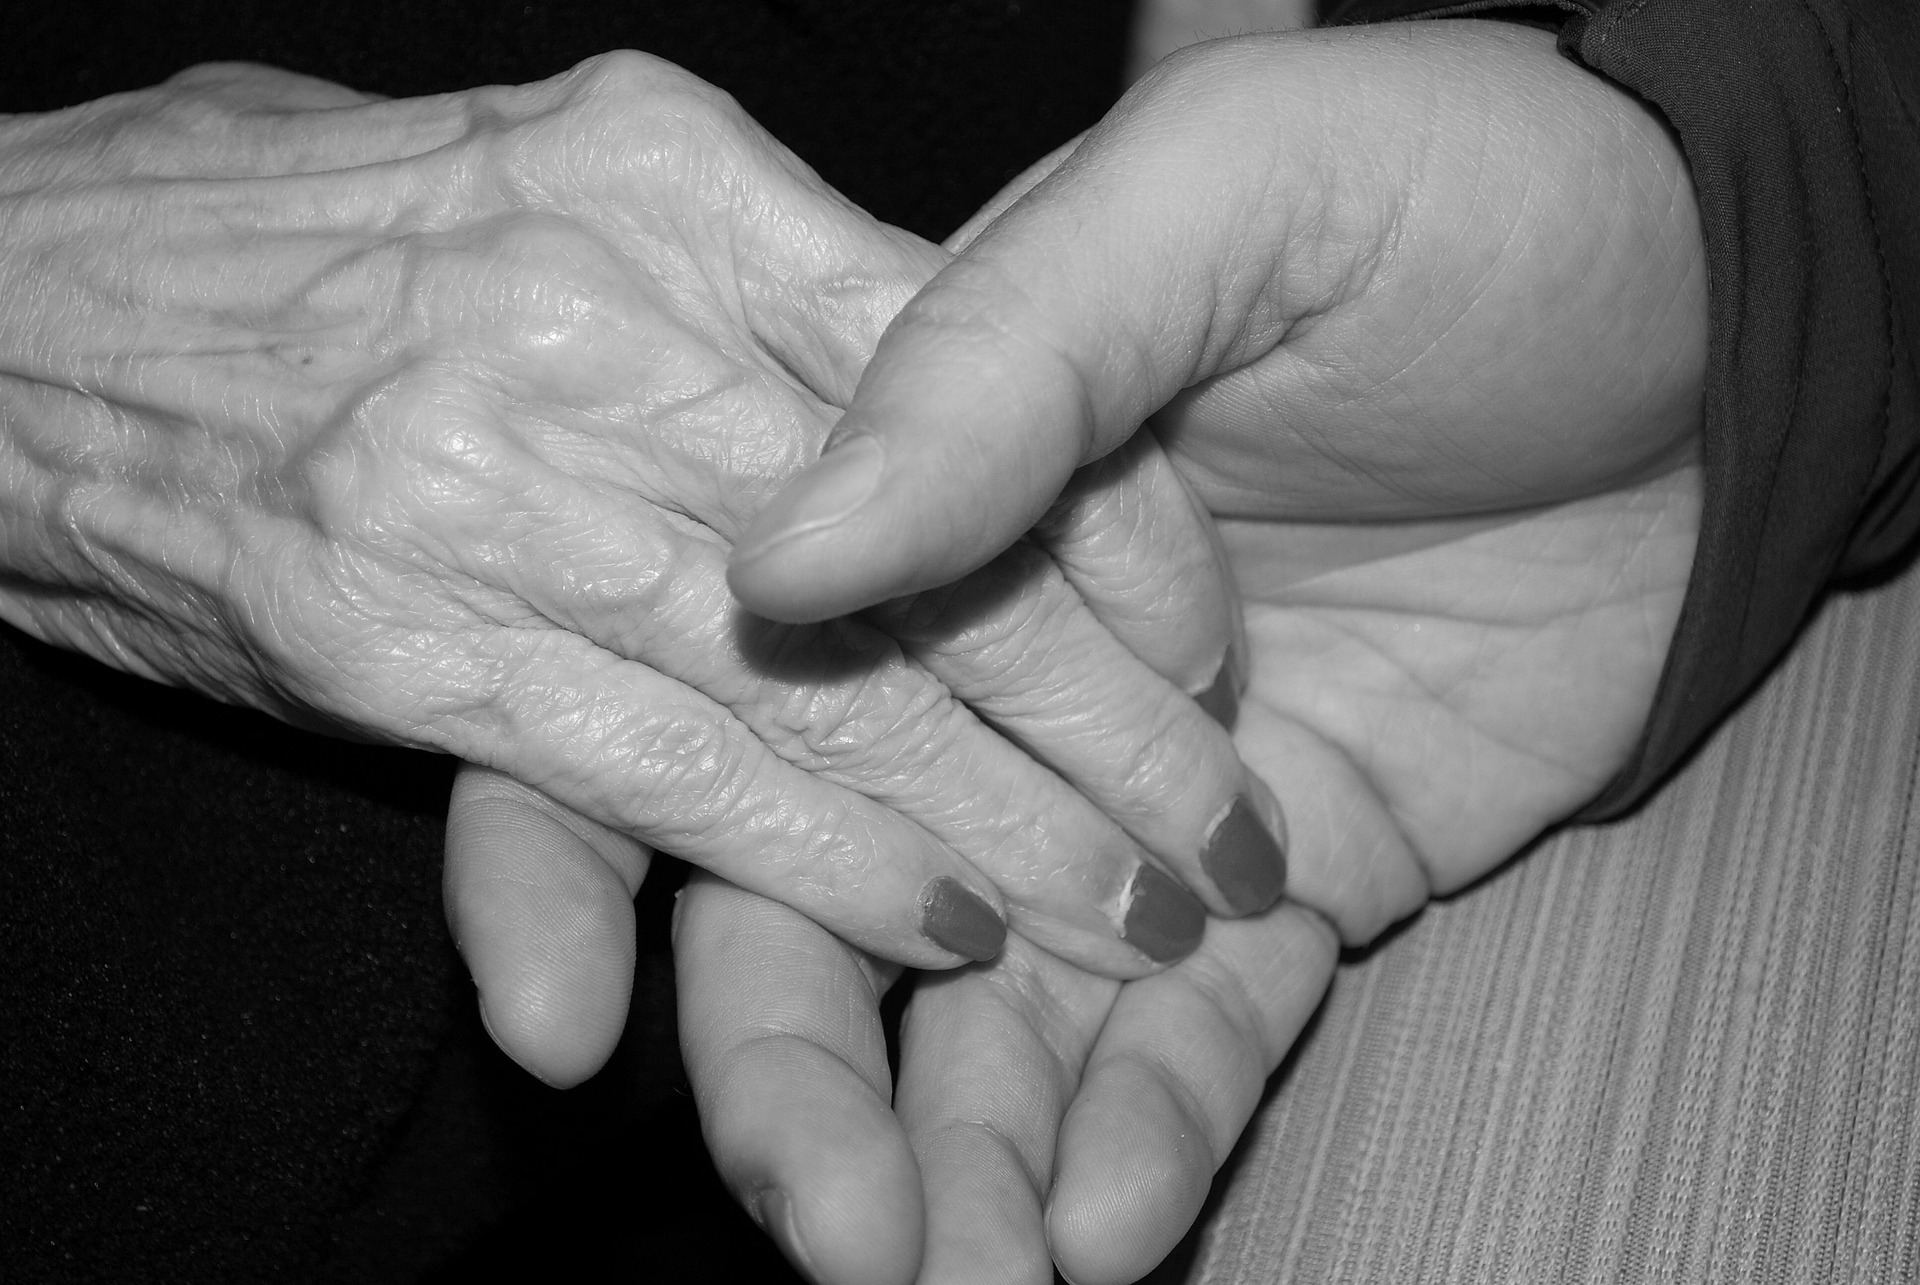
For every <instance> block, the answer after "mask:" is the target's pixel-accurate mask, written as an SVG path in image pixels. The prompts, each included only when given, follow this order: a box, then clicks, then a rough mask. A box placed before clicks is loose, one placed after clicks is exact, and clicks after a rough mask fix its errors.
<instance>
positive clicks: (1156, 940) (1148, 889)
mask: <svg viewBox="0 0 1920 1285" xmlns="http://www.w3.org/2000/svg"><path fill="white" fill-rule="evenodd" d="M1206 929H1207V908H1206V907H1205V906H1203V905H1201V904H1200V903H1199V901H1197V900H1195V898H1194V896H1193V894H1192V893H1190V892H1188V891H1187V890H1186V889H1185V888H1182V887H1181V886H1180V885H1179V884H1178V883H1176V882H1175V881H1174V880H1173V879H1171V878H1169V877H1168V876H1167V875H1164V874H1162V873H1161V872H1160V871H1158V870H1156V869H1154V868H1153V867H1152V866H1148V865H1143V866H1141V867H1140V868H1139V869H1137V870H1136V871H1134V875H1133V884H1132V886H1131V887H1130V888H1129V889H1128V898H1127V914H1126V919H1125V921H1124V923H1123V924H1122V927H1121V929H1120V937H1121V939H1122V940H1123V941H1125V942H1126V943H1127V945H1129V946H1131V947H1133V948H1134V949H1135V950H1137V951H1139V952H1140V953H1141V954H1143V955H1145V956H1146V957H1147V958H1148V959H1151V960H1153V961H1154V962H1155V963H1159V964H1170V963H1172V962H1173V961H1174V960H1176V959H1184V958H1186V957H1187V956H1188V955H1191V954H1192V953H1193V948H1194V947H1195V946H1198V945H1199V944H1200V934H1201V933H1203V932H1205V931H1206Z"/></svg>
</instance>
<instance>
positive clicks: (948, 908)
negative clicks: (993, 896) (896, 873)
mask: <svg viewBox="0 0 1920 1285" xmlns="http://www.w3.org/2000/svg"><path fill="white" fill-rule="evenodd" d="M920 931H921V933H922V934H923V935H925V937H926V938H927V940H929V941H931V942H932V943H933V944H934V945H936V946H939V947H940V948H941V949H942V950H950V951H952V952H953V953H954V954H956V955H959V956H961V957H963V958H966V959H971V960H975V961H980V960H987V959H992V958H993V957H994V956H995V955H998V954H999V953H1000V947H1001V946H1003V945H1005V944H1006V940H1007V923H1006V920H1004V919H1002V918H1000V916H999V915H997V914H995V913H994V912H993V907H992V906H989V905H988V904H987V903H986V902H984V901H982V900H981V899H980V898H979V897H977V896H975V895H974V893H973V890H972V889H970V888H968V887H967V885H965V884H963V883H961V882H960V881H959V880H958V879H955V878H953V877H951V876H949V875H941V876H940V877H939V878H938V879H929V880H928V881H927V886H926V887H925V888H922V889H921V890H920Z"/></svg>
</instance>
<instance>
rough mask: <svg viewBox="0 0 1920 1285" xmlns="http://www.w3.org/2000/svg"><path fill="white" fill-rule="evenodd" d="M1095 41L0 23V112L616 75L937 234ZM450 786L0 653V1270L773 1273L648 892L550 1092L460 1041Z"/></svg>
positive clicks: (421, 18)
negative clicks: (584, 68)
mask: <svg viewBox="0 0 1920 1285" xmlns="http://www.w3.org/2000/svg"><path fill="white" fill-rule="evenodd" d="M1126 8H1127V6H1126V5H1124V4H1121V3H1118V2H1117V0H950V2H947V3H912V2H911V0H839V2H829V0H759V2H751V0H724V2H716V3H683V4H661V3H621V4H600V5H596V4H587V3H538V4H527V3H510V4H487V3H481V4H471V3H460V4H455V3H449V2H448V0H420V2H418V3H411V4H407V3H391V2H389V3H361V4H311V3H309V4H269V3H232V2H228V3H208V2H206V0H182V2H180V3H175V4H171V5H148V4H142V5H131V4H128V5H109V4H88V3H72V4H53V3H47V4H32V5H24V4H5V3H0V111H10V112H21V111H43V110H49V109H53V108H57V107H61V106H65V105H69V104H73V103H77V102H82V101H85V100H88V99H91V98H95V97H99V96H100V95H103V94H107V93H112V92H117V91H122V90H128V89H134V88H138V87H141V86H145V85H150V84H152V83H154V82H156V81H159V80H162V79H164V78H165V77H166V76H168V75H170V74H172V73H173V72H175V71H178V70H180V69H181V68H183V67H186V66H189V65H191V64H193V63H195V62H200V61H206V60H209V59H248V60H254V61H260V62H265V63H270V64H274V65H278V66H282V67H287V68H291V69H293V70H297V71H302V72H306V73H308V74H312V75H317V76H323V77H327V78H329V79H333V80H337V81H341V82H343V83H346V84H349V85H352V86H354V87H356V88H359V89H364V90H370V91H375V92H379V93H383V94H390V95H396V96H397V95H408V94H417V93H424V92H433V91H440V90H448V89H457V88H463V87H467V86H470V85H474V84H479V83H485V82H516V81H525V80H531V79H536V78H539V77H542V76H546V75H550V74H552V73H554V72H558V71H561V70H564V69H565V68H567V67H569V66H571V65H573V64H574V63H575V62H578V61H579V60H580V59H582V58H585V57H587V56H589V55H591V54H594V53H598V52H601V51H603V50H606V49H610V48H617V47H622V46H629V47H635V48H640V49H645V50H648V51H649V52H652V53H656V54H659V55H661V56H663V57H666V58H669V59H672V60H674V61H676V62H679V63H681V64H682V65H684V66H686V67H688V68H689V69H691V70H693V71H695V72H697V73H699V74H700V75H702V76H705V77H707V78H708V79H710V80H712V81H714V82H716V83H717V84H719V85H721V86H722V87H724V88H726V89H727V90H729V91H731V92H732V93H733V94H734V95H735V96H737V97H738V98H739V99H740V100H741V102H742V103H743V104H744V105H745V107H746V108H747V109H748V110H749V111H750V112H752V113H753V114H754V115H755V116H756V117H757V118H759V120H760V121H761V122H762V123H763V124H765V125H766V126H767V127H768V128H770V129H771V130H772V131H773V132H774V133H775V134H776V135H778V136H779V137H780V138H782V139H783V140H784V141H785V142H787V143H788V144H789V145H790V146H792V147H793V148H794V149H795V150H796V151H797V152H798V153H799V154H800V155H801V156H802V157H803V158H804V159H806V160H807V161H809V162H810V163H812V164H813V165H814V166H815V167H816V168H818V169H819V170H820V171H821V172H822V174H823V175H824V176H825V177H826V178H827V179H828V181H830V182H832V183H834V184H835V185H836V186H838V187H840V188H841V189H842V190H843V191H845V192H846V193H847V194H848V195H849V196H851V197H852V198H853V199H854V200H856V201H858V202H859V203H861V204H863V205H865V206H867V207H868V208H870V209H871V210H873V211H874V212H875V213H877V214H878V215H879V216H880V217H882V218H885V219H888V220H890V221H893V222H896V223H900V224H902V225H904V226H906V227H908V228H911V229H913V230H914V231H916V232H920V233H922V234H924V235H927V236H933V237H938V236H940V235H942V234H944V233H946V232H947V231H950V230H951V229H952V228H953V227H954V226H956V225H957V224H958V223H959V222H961V221H962V220H963V219H964V218H965V217H966V216H967V215H968V214H969V213H971V212H972V210H973V209H974V208H975V207H976V206H978V205H979V204H980V203H981V202H982V201H984V200H985V199H986V198H987V197H988V196H990V195H991V194H992V193H993V192H994V191H995V190H996V189H997V188H998V187H999V186H1000V185H1001V184H1002V183H1003V182H1005V181H1006V180H1007V179H1008V178H1010V177H1012V176H1013V175H1014V174H1015V173H1017V172H1018V171H1019V170H1020V169H1022V168H1023V167H1024V166H1025V165H1026V164H1028V163H1029V162H1030V161H1032V160H1034V159H1035V158H1037V157H1039V156H1040V155H1042V154H1044V153H1045V152H1046V151H1048V150H1050V149H1051V148H1052V147H1054V146H1056V145H1057V144H1058V143H1060V142H1062V141H1064V140H1065V139H1067V138H1068V137H1070V136H1071V135H1073V134H1074V133H1076V132H1078V131H1079V130H1080V129H1083V128H1085V127H1086V126H1087V125H1089V124H1091V123H1092V122H1093V121H1094V120H1095V119H1097V117H1098V116H1099V115H1100V113H1101V112H1102V111H1103V110H1104V109H1105V107H1106V106H1107V105H1108V104H1109V103H1110V102H1111V100H1112V98H1113V97H1114V95H1115V93H1116V92H1117V88H1118V78H1119V74H1120V59H1121V55H1122V41H1123V35H1124V27H1125V19H1126ZM0 306H5V304H4V301H0ZM451 775H452V771H451V764H450V763H448V762H447V761H446V760H444V759H439V758H434V757H431V756H428V755H424V754H416V753H412V752H408V751H402V750H389V749H369V748H367V747H365V746H357V745H347V744H345V743H342V742H338V741H330V740H327V739H324V738H321V737H317V736H313V735H310V734H306V733H301V732H296V731H293V730H291V729H288V728H285V727H283V726H281V725H279V724H277V723H274V722H272V721H271V720H268V719H266V718H264V717H261V716H258V715H254V714H250V713H246V712H244V711H238V710H231V709H226V708H223V707H219V706H215V705H213V704H211V703H209V702H207V701H204V700H201V699H199V698H197V697H194V696H190V695H187V694H184V693H180V692H174V691H167V690H164V689H161V688H158V687H156V686H153V685H151V684H147V683H144V682H141V681H138V680H135V679H130V678H126V677H123V676H120V675H117V674H113V673H110V672H108V671H107V670H105V669H104V668H103V667H101V666H98V665H95V664H93V663H91V662H88V661H84V660H81V659H78V658H76V657H73V656H69V655H66V654H63V653H60V652H57V651H54V650H52V649H50V648H46V647H43V646H40V645H38V644H35V643H32V642H30V641H28V640H27V639H25V638H24V637H22V636H21V635H19V634H18V633H16V632H14V631H12V630H10V629H7V628H6V627H4V626H0V1255H3V1256H4V1262H5V1266H4V1268H0V1275H4V1276H6V1277H7V1278H8V1279H12V1280H20V1281H51V1280H114V1281H138V1280H186V1281H194V1282H217V1281H225V1280H235V1281H252V1280H276V1281H277V1280H297V1279H305V1278H315V1279H328V1280H340V1281H355V1282H377V1281H387V1280H414V1279H420V1278H422V1277H423V1276H424V1277H425V1278H427V1279H433V1280H442V1281H457V1280H469V1279H480V1278H489V1277H492V1276H495V1275H513V1276H516V1277H518V1276H528V1277H547V1278H554V1279H570V1278H573V1277H576V1276H584V1275H585V1274H587V1272H589V1271H594V1272H595V1273H596V1274H597V1273H598V1271H599V1270H600V1269H601V1268H602V1267H603V1265H609V1264H611V1265H614V1266H616V1267H619V1266H624V1268H625V1270H624V1271H622V1272H621V1273H620V1274H621V1275H623V1276H625V1277H627V1278H629V1279H637V1280H682V1279H686V1280H696V1279H697V1280H735V1279H738V1280H783V1279H784V1280H792V1279H796V1278H795V1277H793V1276H792V1274H791V1273H789V1272H788V1271H787V1270H786V1268H785V1267H784V1264H782V1263H781V1261H780V1260H779V1258H778V1256H777V1255H776V1254H775V1253H774V1252H773V1251H772V1249H771V1246H770V1245H769V1244H768V1243H767V1242H765V1241H764V1239H763V1238H762V1237H761V1236H760V1235H759V1233H758V1232H757V1231H755V1230H754V1229H753V1228H752V1226H751V1224H749V1223H748V1222H747V1221H746V1220H745V1218H744V1217H743V1216H741V1215H740V1214H738V1213H737V1211H735V1210H734V1209H733V1207H732V1205H731V1203H730V1202H729V1201H728V1200H727V1199H726V1197H725V1195H724V1193H723V1192H721V1190H720V1188H719V1187H718V1184H717V1182H716V1181H715V1180H714V1179H713V1177H712V1173H711V1170H710V1168H709V1167H708V1165H707V1163H706V1160H705V1153H704V1150H703V1149H702V1147H701V1145H700V1141H699V1134H698V1123H697V1121H696V1120H695V1118H694V1116H693V1112H692V1108H691V1099H690V1098H689V1097H688V1095H687V1092H686V1088H685V1084H684V1079H683V1077H682V1073H681V1070H680V1066H679V1060H678V1054H677V1051H676V1048H675V1043H674V1038H673V1035H672V1031H673V1006H672V980H671V975H670V966H669V961H668V957H667V953H666V937H665V931H664V927H665V919H666V911H667V908H668V907H669V906H670V904H671V886H672V879H673V869H672V863H671V862H662V863H660V867H659V868H658V870H657V872H656V876H655V878H654V879H653V880H652V881H651V882H650V883H649V886H648V887H647V888H646V889H645V890H643V891H642V893H641V896H640V899H639V902H638V911H639V914H640V919H641V924H642V933H641V950H642V955H641V961H640V968H639V975H638V978H637V981H636V997H635V1009H634V1018H633V1020H632V1022H630V1024H629V1029H628V1033H627V1038H626V1040H625V1041H624V1042H623V1044H622V1046H621V1049H620V1052H619V1053H618V1054H617V1055H616V1057H615V1059H614V1061H613V1063H612V1064H611V1065H610V1067H609V1068H608V1069H607V1071H605V1072H604V1073H603V1074H602V1075H601V1076H599V1077H598V1078H597V1079H596V1080H595V1081H593V1082H592V1083H591V1084H589V1085H587V1086H584V1087H583V1088H581V1089H578V1090H575V1091H573V1092H571V1093H564V1094H563V1093H557V1092H554V1091H551V1090H548V1089H545V1088H543V1087H542V1086H540V1085H539V1084H537V1083H536V1082H535V1081H533V1080H532V1079H531V1078H530V1077H527V1076H526V1075H524V1074H523V1073H521V1072H520V1071H518V1070H517V1069H516V1068H514V1067H513V1066H512V1065H511V1064H509V1063H508V1062H507V1061H506V1060H505V1059H504V1058H503V1057H501V1056H500V1055H499V1054H498V1053H497V1052H496V1051H495V1050H494V1049H493V1048H492V1046H491V1044H490V1042H489V1041H488V1040H487V1039H486V1037H485V1035H484V1033H483V1032H482V1031H481V1029H480V1026H479V1023H478V1021H477V1019H476V1017H475V1013H474V1004H473V995H472V987H471V984H470V983H469V982H468V981H467V979H466V976H465V973H464V970H463V969H462V968H461V966H460V964H459V961H458V958H457V957H456V956H455V955H454V953H453V950H452V947H451V945H450V943H449V942H448V939H447V936H446V931H445V928H444V924H443V921H442V919H441V914H440V905H439V863H440V844H441V839H442V819H443V815H444V811H445V806H446V796H447V789H448V785H449V782H450V780H451Z"/></svg>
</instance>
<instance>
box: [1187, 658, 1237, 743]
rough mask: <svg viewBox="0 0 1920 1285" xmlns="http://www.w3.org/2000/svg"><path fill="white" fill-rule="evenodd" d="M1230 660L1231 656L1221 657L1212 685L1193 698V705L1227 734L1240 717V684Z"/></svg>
mask: <svg viewBox="0 0 1920 1285" xmlns="http://www.w3.org/2000/svg"><path fill="white" fill-rule="evenodd" d="M1231 660H1232V658H1231V656H1227V657H1222V658H1221V661H1220V668H1219V670H1218V671H1217V672H1215V674H1214V676H1213V684H1212V685H1211V686H1209V687H1208V688H1207V689H1206V690H1205V691H1203V692H1200V693H1197V694H1196V695H1195V696H1194V698H1193V703H1194V704H1196V705H1198V706H1199V707H1200V708H1201V709H1203V710H1205V711H1206V712H1207V714H1208V715H1209V716H1210V717H1211V718H1212V719H1213V721H1214V722H1216V723H1218V724H1220V726H1222V727H1224V728H1226V729H1227V730H1228V731H1229V732H1231V731H1232V730H1233V723H1234V720H1235V719H1237V718H1239V717H1240V684H1239V682H1238V681H1237V680H1236V679H1235V677H1234V673H1233V665H1232V663H1231Z"/></svg>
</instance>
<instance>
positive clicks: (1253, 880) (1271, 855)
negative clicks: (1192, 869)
mask: <svg viewBox="0 0 1920 1285" xmlns="http://www.w3.org/2000/svg"><path fill="white" fill-rule="evenodd" d="M1200 865H1201V867H1202V868H1203V869H1205V870H1206V872H1207V875H1208V877H1209V878H1211V879H1212V880H1213V882H1214V886H1215V887H1217V888H1219V889H1220V895H1221V896H1222V897H1225V898H1226V901H1227V905H1228V906H1229V907H1231V908H1232V910H1233V913H1234V914H1236V915H1251V914H1257V913H1258V912H1260V911H1262V910H1265V909H1266V908H1267V907H1269V906H1271V905H1272V904H1273V903H1274V902H1276V901H1278V900H1280V894H1281V893H1283V892H1285V891H1286V890H1287V850H1286V848H1285V847H1284V846H1283V845H1282V844H1281V842H1280V840H1279V839H1277V838H1275V837H1274V836H1273V835H1272V834H1271V833H1269V832H1268V830H1267V827H1266V825H1265V824H1264V823H1263V822H1262V821H1261V820H1260V813H1259V812H1258V811H1256V810H1255V809H1254V806H1253V800H1251V799H1249V798H1248V797H1247V796H1246V795H1244V794H1242V795H1240V796H1239V797H1238V798H1236V799H1235V800H1234V801H1233V803H1232V804H1231V805H1230V806H1229V807H1228V808H1227V810H1226V811H1225V812H1224V813H1222V814H1221V816H1220V819H1219V820H1217V821H1215V822H1214V823H1213V829H1212V830H1211V831H1210V832H1209V833H1208V835H1207V842H1206V846H1205V847H1203V848H1201V849H1200Z"/></svg>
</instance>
